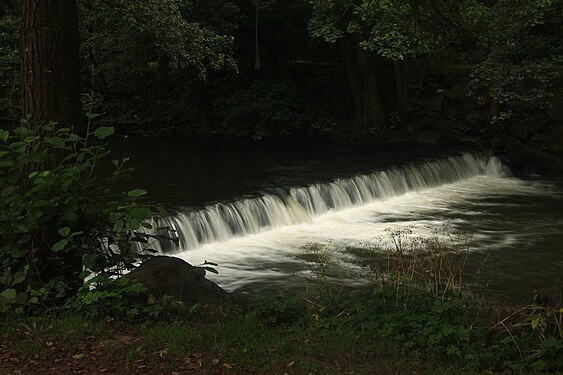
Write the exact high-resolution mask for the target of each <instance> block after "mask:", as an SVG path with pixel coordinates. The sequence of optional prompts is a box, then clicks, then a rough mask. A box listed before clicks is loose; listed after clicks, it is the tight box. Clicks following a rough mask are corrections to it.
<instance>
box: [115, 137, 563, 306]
mask: <svg viewBox="0 0 563 375" xmlns="http://www.w3.org/2000/svg"><path fill="white" fill-rule="evenodd" d="M112 149H113V150H115V151H114V152H115V154H116V155H117V156H123V155H127V156H130V157H131V163H130V164H131V165H132V166H134V167H135V173H134V175H133V177H134V178H133V184H134V186H135V187H143V188H146V189H147V190H148V191H149V193H150V195H151V197H152V199H153V200H154V201H156V202H159V203H162V204H163V205H165V206H167V207H168V208H169V210H170V211H171V212H172V214H171V216H170V217H169V218H168V219H166V220H165V221H163V222H161V223H160V224H162V225H167V226H171V227H173V228H175V229H176V231H177V234H178V235H179V237H180V240H181V241H180V247H179V248H176V247H174V248H170V246H164V247H163V248H162V249H161V250H162V251H163V252H166V253H168V254H170V255H174V256H177V257H180V258H182V259H185V260H187V261H188V262H190V263H192V264H201V263H203V262H204V261H206V260H207V261H210V262H214V263H217V264H218V266H217V267H216V269H217V271H218V272H219V273H218V274H217V275H214V274H210V275H209V277H210V278H211V279H212V280H213V281H215V282H217V283H218V284H219V285H221V286H222V287H224V288H225V289H227V290H234V289H241V290H243V291H244V290H246V291H252V292H256V291H260V290H265V289H267V290H278V291H282V292H283V291H288V290H292V289H299V288H304V287H305V285H306V284H307V282H308V281H307V280H308V279H310V277H311V272H310V271H311V269H312V268H314V267H315V256H317V255H318V253H319V252H320V253H322V255H323V259H324V260H326V263H327V272H328V276H329V280H331V282H333V283H334V285H349V286H358V285H365V284H367V283H369V282H370V272H369V267H368V266H369V259H370V258H369V254H371V253H372V252H373V251H378V250H381V248H382V247H385V243H387V244H388V243H389V242H390V238H389V231H390V230H397V229H400V230H402V231H409V232H410V233H411V234H410V235H409V236H410V237H412V238H413V241H414V239H415V238H422V237H428V236H433V235H435V234H436V233H445V232H444V228H447V231H446V232H447V234H448V235H450V236H457V237H459V238H460V240H459V241H466V242H467V244H468V245H467V248H468V254H469V256H468V260H467V264H466V274H465V280H466V283H467V284H468V285H469V286H470V287H471V289H472V290H473V292H474V293H478V294H480V293H484V294H488V295H493V296H495V297H497V298H501V299H503V298H507V299H512V300H514V299H518V300H525V299H527V298H529V296H530V295H531V293H532V292H533V291H534V290H540V291H543V292H546V293H548V294H551V295H554V296H555V297H556V298H560V297H561V296H560V294H561V292H562V291H563V210H562V208H563V194H562V187H563V181H562V180H561V179H547V178H542V177H541V176H526V177H523V178H516V177H513V176H512V174H511V172H510V171H509V170H508V168H506V167H505V166H503V165H502V164H501V163H500V161H499V160H498V159H497V158H496V157H494V155H490V154H487V153H479V152H475V151H471V150H463V149H459V148H455V147H436V146H433V147H412V146H402V147H397V146H393V147H391V146H389V147H378V148H375V147H374V148H350V147H344V146H342V147H337V148H333V147H330V146H327V145H320V144H306V143H296V142H284V143H273V142H271V143H252V142H242V141H222V142H220V141H205V140H203V141H202V140H188V139H183V138H163V139H157V140H151V139H148V138H137V137H130V138H120V139H117V140H114V141H113V144H112ZM132 186H133V185H132Z"/></svg>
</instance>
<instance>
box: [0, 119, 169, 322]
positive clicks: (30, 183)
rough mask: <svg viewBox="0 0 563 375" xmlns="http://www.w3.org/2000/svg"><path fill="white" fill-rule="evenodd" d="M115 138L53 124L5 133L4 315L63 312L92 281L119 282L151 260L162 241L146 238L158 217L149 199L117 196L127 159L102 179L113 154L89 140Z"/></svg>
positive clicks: (0, 234)
mask: <svg viewBox="0 0 563 375" xmlns="http://www.w3.org/2000/svg"><path fill="white" fill-rule="evenodd" d="M113 131H114V130H113V128H98V129H97V130H96V131H94V132H93V133H90V134H87V135H86V136H85V137H84V138H83V137H80V136H78V135H77V134H75V133H73V132H72V131H71V130H70V129H68V128H57V127H56V126H55V124H52V123H50V124H47V125H44V126H42V127H41V128H40V129H38V130H37V131H30V130H29V129H26V128H24V127H21V128H18V129H16V130H14V131H13V132H9V131H7V130H0V186H1V191H0V310H1V311H2V312H5V311H8V310H16V311H20V312H24V311H25V312H32V311H37V310H41V308H46V307H52V306H55V305H57V304H62V303H63V302H64V301H65V300H67V299H68V298H69V297H70V296H73V295H74V294H76V292H77V291H78V290H79V288H80V287H81V286H82V285H83V283H84V279H85V278H87V277H89V276H90V275H91V274H92V273H96V274H99V275H106V276H112V275H116V274H120V273H122V272H123V271H124V270H127V269H130V268H132V267H133V264H134V262H136V261H138V260H139V258H141V257H143V256H146V255H147V254H150V252H151V250H150V243H149V240H151V239H154V240H158V239H161V237H157V236H153V235H147V234H144V233H142V229H143V228H149V227H150V225H149V224H148V222H147V221H148V219H150V218H151V217H152V216H153V214H154V209H153V208H151V207H148V206H146V205H144V204H142V203H140V202H139V201H140V199H141V198H142V196H144V195H145V194H146V192H145V191H144V190H140V189H135V190H131V191H129V192H120V191H118V189H117V188H116V182H117V181H119V180H120V179H121V178H122V177H123V176H124V174H126V172H127V171H128V170H127V169H126V168H125V163H126V161H127V158H124V159H123V160H113V161H112V164H113V166H114V171H113V173H111V175H109V176H107V177H101V176H100V173H99V169H100V165H102V164H103V162H106V163H108V166H109V162H108V161H107V160H106V159H107V158H108V155H109V151H107V150H106V149H105V148H104V146H102V145H92V144H91V142H89V140H91V139H92V138H97V139H103V138H105V137H107V136H109V135H111V134H112V133H113ZM38 134H40V135H38ZM135 244H137V246H133V245H135ZM138 249H141V250H138Z"/></svg>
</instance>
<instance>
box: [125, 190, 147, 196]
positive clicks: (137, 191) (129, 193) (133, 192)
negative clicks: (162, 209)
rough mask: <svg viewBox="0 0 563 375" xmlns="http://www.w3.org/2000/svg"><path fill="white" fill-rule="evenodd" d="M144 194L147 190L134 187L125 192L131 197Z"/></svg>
mask: <svg viewBox="0 0 563 375" xmlns="http://www.w3.org/2000/svg"><path fill="white" fill-rule="evenodd" d="M145 194H147V191H146V190H143V189H134V190H131V191H130V192H128V193H127V195H128V196H130V197H131V198H138V197H140V196H142V195H145Z"/></svg>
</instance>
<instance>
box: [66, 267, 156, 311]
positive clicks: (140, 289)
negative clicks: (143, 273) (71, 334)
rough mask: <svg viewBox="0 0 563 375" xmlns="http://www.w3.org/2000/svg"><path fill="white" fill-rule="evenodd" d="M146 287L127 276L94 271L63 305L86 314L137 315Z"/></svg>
mask: <svg viewBox="0 0 563 375" xmlns="http://www.w3.org/2000/svg"><path fill="white" fill-rule="evenodd" d="M146 301H147V288H145V287H144V286H143V285H142V284H141V283H139V282H136V281H134V280H132V279H130V278H128V277H119V278H117V279H111V278H109V277H108V276H107V275H98V276H95V277H93V278H92V279H90V280H88V281H87V282H85V283H84V285H82V286H81V287H80V289H79V290H78V293H77V294H76V296H75V297H74V298H72V299H71V300H69V301H68V302H67V303H66V304H65V307H66V308H68V309H70V310H72V311H74V312H78V313H80V314H82V315H84V316H85V317H87V318H96V319H105V318H125V319H132V318H135V317H138V316H139V315H140V314H141V313H142V312H143V309H144V308H145V306H147V303H146Z"/></svg>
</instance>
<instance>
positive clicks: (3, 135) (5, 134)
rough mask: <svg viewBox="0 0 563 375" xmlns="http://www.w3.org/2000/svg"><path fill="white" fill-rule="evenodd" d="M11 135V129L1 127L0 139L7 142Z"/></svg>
mask: <svg viewBox="0 0 563 375" xmlns="http://www.w3.org/2000/svg"><path fill="white" fill-rule="evenodd" d="M9 136H10V132H9V131H7V130H4V129H0V141H3V142H6V141H7V140H8V137H9Z"/></svg>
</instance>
